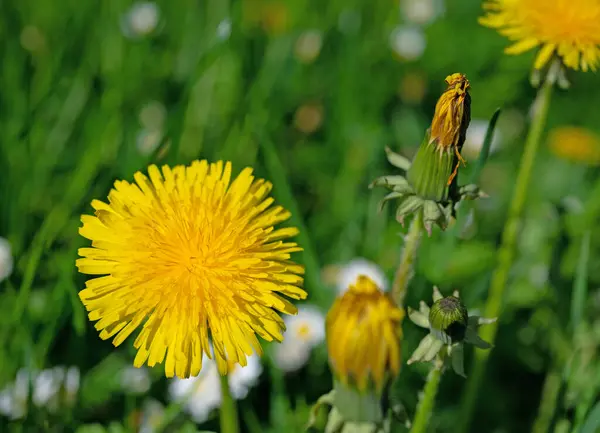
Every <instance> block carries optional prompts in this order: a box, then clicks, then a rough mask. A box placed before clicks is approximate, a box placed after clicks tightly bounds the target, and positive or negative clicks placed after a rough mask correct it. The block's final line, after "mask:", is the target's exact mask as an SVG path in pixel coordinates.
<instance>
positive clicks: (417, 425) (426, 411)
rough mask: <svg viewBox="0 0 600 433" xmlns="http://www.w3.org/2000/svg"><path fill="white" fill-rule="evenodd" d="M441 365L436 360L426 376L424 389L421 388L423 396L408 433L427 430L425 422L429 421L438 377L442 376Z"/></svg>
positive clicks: (441, 363) (437, 385) (438, 382)
mask: <svg viewBox="0 0 600 433" xmlns="http://www.w3.org/2000/svg"><path fill="white" fill-rule="evenodd" d="M443 365H444V363H443V362H436V364H435V366H434V367H433V368H432V369H431V371H430V372H429V375H428V376H427V382H426V383H425V389H424V390H423V398H422V399H421V401H420V402H419V405H418V406H417V413H416V414H415V419H414V421H413V425H412V427H411V429H410V433H425V432H426V431H427V424H428V423H429V418H431V413H432V412H433V407H434V405H435V396H436V395H437V391H438V387H439V385H440V379H441V377H442V368H443Z"/></svg>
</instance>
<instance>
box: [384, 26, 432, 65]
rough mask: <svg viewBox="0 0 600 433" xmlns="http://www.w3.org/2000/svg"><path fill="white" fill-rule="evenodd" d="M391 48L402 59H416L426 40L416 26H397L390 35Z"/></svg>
mask: <svg viewBox="0 0 600 433" xmlns="http://www.w3.org/2000/svg"><path fill="white" fill-rule="evenodd" d="M390 46H391V48H392V50H393V51H394V52H395V53H396V54H397V55H398V56H399V57H400V58H401V59H403V60H408V61H413V60H417V59H418V58H419V57H421V56H422V55H423V52H424V51H425V47H426V46H427V41H426V39H425V34H424V33H423V31H422V30H421V29H420V28H419V27H417V26H399V27H396V28H395V29H394V31H392V34H391V35H390Z"/></svg>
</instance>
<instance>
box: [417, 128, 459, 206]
mask: <svg viewBox="0 0 600 433" xmlns="http://www.w3.org/2000/svg"><path fill="white" fill-rule="evenodd" d="M455 165H456V155H455V154H454V149H453V148H452V147H446V148H441V147H438V146H437V144H436V143H433V142H431V143H430V142H429V132H428V133H427V134H426V135H425V139H424V140H423V143H421V146H420V147H419V150H418V151H417V154H416V155H415V158H414V159H413V162H412V165H411V166H410V169H409V170H408V173H407V179H408V182H409V183H410V185H411V186H412V188H413V190H414V192H415V194H416V195H418V196H420V197H422V198H424V199H427V200H433V201H436V202H445V201H447V200H448V198H449V196H450V187H451V186H452V185H450V184H448V179H450V176H452V172H453V170H454V167H455Z"/></svg>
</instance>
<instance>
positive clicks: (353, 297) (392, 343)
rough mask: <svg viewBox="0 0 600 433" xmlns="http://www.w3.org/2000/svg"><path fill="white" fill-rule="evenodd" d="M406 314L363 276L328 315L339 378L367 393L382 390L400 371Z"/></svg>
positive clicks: (331, 356)
mask: <svg viewBox="0 0 600 433" xmlns="http://www.w3.org/2000/svg"><path fill="white" fill-rule="evenodd" d="M403 317H404V311H402V309H400V308H398V307H397V306H396V305H395V304H394V302H393V301H392V300H391V299H390V298H389V297H388V296H387V295H386V294H385V293H384V292H382V291H381V289H380V288H379V287H377V285H376V284H375V283H374V282H373V281H372V280H371V279H369V278H368V277H366V276H364V275H361V276H360V277H358V279H357V281H356V283H354V284H353V285H351V286H350V288H349V289H348V291H347V292H345V293H344V294H343V295H341V296H340V297H339V298H338V299H337V300H336V301H335V303H334V304H333V307H332V308H331V310H330V311H329V313H328V314H327V322H326V330H327V350H328V352H329V362H330V364H331V367H332V369H333V371H334V373H335V375H336V377H337V378H338V379H339V380H340V381H341V382H342V383H344V384H352V385H354V386H356V387H357V388H358V389H359V390H361V391H364V390H367V388H368V387H369V384H370V382H371V383H373V384H374V385H375V388H376V389H378V390H381V389H382V388H383V386H384V385H385V383H386V380H387V379H388V378H389V377H390V376H395V375H397V374H398V372H399V371H400V337H401V329H400V322H401V320H402V318H403Z"/></svg>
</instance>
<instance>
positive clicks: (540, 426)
mask: <svg viewBox="0 0 600 433" xmlns="http://www.w3.org/2000/svg"><path fill="white" fill-rule="evenodd" d="M561 382H562V377H561V372H560V371H559V369H558V368H553V369H551V370H550V371H549V372H548V374H547V375H546V379H545V380H544V387H543V388H542V401H541V402H540V407H539V409H538V414H537V417H536V419H535V422H534V424H533V429H532V430H531V432H532V433H547V432H549V431H550V424H552V418H553V417H554V411H555V410H556V402H557V399H558V393H559V392H560V385H561Z"/></svg>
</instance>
